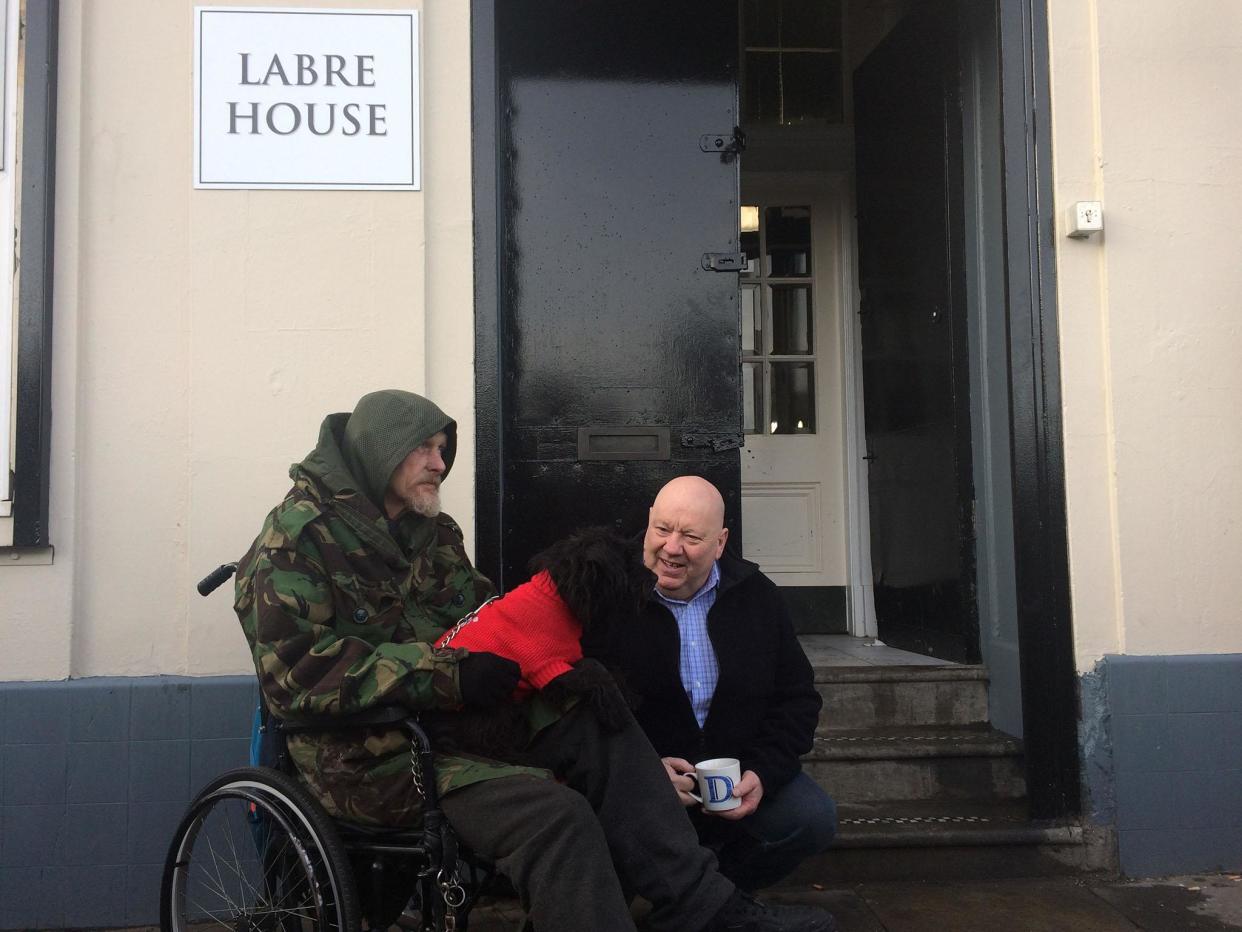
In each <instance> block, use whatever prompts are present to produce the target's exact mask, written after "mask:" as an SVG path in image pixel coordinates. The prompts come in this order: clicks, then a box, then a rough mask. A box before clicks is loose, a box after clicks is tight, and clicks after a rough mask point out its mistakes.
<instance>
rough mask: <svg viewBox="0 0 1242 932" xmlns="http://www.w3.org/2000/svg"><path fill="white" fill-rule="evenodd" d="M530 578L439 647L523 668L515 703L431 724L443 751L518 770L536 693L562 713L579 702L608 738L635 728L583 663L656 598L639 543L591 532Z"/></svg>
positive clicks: (600, 670) (609, 680)
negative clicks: (587, 644)
mask: <svg viewBox="0 0 1242 932" xmlns="http://www.w3.org/2000/svg"><path fill="white" fill-rule="evenodd" d="M530 570H531V572H532V573H533V574H534V576H533V577H532V579H531V580H530V581H528V582H525V583H523V584H522V585H520V586H518V587H516V588H515V589H512V590H510V591H509V593H508V594H506V595H505V596H504V598H501V599H497V600H495V601H493V602H490V603H488V604H487V605H485V606H483V607H482V608H480V609H479V611H478V612H477V614H476V616H475V617H474V618H473V619H468V620H467V621H466V622H465V623H463V624H461V625H458V626H457V627H455V628H454V629H452V630H450V631H448V632H447V633H446V634H445V636H444V637H443V638H441V639H440V641H439V646H442V647H466V648H469V649H472V650H478V651H487V652H490V653H494V654H499V655H500V656H502V657H508V658H509V659H511V660H514V661H516V662H517V663H518V664H519V665H520V666H521V667H522V681H521V682H520V683H519V686H518V690H517V692H516V693H515V699H517V700H519V701H518V702H515V703H509V704H507V705H505V706H502V707H500V708H497V709H487V710H470V709H466V710H462V711H460V712H447V713H436V714H434V715H432V716H429V717H427V716H425V717H424V719H425V721H427V720H428V719H429V724H430V726H431V728H432V732H433V735H434V737H435V740H436V743H437V746H439V747H441V748H442V749H444V750H448V751H451V750H458V751H469V752H472V753H476V754H482V755H485V756H487V757H493V758H496V759H499V760H506V761H512V762H514V763H520V762H521V748H522V745H524V744H525V741H526V731H527V728H526V709H525V704H524V703H522V702H521V701H520V700H521V699H523V698H526V697H528V696H529V695H530V694H531V693H532V692H533V691H534V690H539V691H541V692H542V694H543V696H544V697H545V698H546V699H547V700H549V701H550V702H551V703H552V704H553V705H555V706H557V707H559V708H561V709H565V708H568V706H569V704H570V702H571V701H572V700H574V699H577V701H578V702H580V703H583V704H585V706H586V707H587V708H589V709H590V711H591V713H592V714H593V715H595V717H596V718H597V719H598V720H599V723H600V725H601V726H602V727H603V728H605V729H606V730H609V731H619V730H620V729H621V728H623V727H624V726H625V724H626V723H627V722H628V721H629V718H630V712H629V705H628V703H627V702H626V700H625V697H624V695H623V693H622V691H621V689H620V688H619V687H618V685H617V682H616V681H615V680H614V679H613V676H612V674H610V673H609V672H608V670H607V669H606V668H605V667H604V666H603V665H602V664H601V663H600V662H599V661H597V660H594V659H592V658H589V657H586V658H584V657H583V650H582V641H583V640H584V639H589V640H590V641H591V642H596V643H606V642H607V641H608V640H610V630H611V629H612V628H613V627H614V626H616V625H618V624H622V623H624V622H625V621H626V620H628V619H630V618H633V617H634V616H635V615H636V614H637V613H638V611H639V608H640V606H641V604H642V600H643V598H644V597H645V595H646V594H647V593H648V592H649V591H650V590H651V587H652V585H653V583H654V577H653V576H652V574H651V572H650V571H649V570H648V569H647V568H646V567H645V566H643V563H642V554H641V551H640V548H639V546H638V544H637V542H635V541H632V540H627V539H626V538H624V537H622V536H621V535H620V534H618V533H617V532H615V531H613V530H611V529H609V528H606V527H590V528H584V529H582V530H579V531H576V532H575V533H573V534H571V535H570V536H569V537H566V538H565V539H563V540H561V541H558V542H557V543H555V544H553V545H552V546H551V547H549V548H548V549H546V550H544V551H542V552H540V553H539V554H537V555H536V556H535V557H534V558H533V559H532V560H531V562H530Z"/></svg>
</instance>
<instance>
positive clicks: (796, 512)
mask: <svg viewBox="0 0 1242 932" xmlns="http://www.w3.org/2000/svg"><path fill="white" fill-rule="evenodd" d="M845 190H846V188H845V185H844V183H843V180H842V179H841V178H840V177H839V176H835V175H830V174H826V173H799V174H796V175H792V174H791V175H785V174H780V175H775V174H770V175H769V174H763V175H759V174H755V175H751V176H747V175H745V174H744V175H743V176H742V203H743V204H744V205H745V206H743V208H742V230H743V232H742V248H743V250H744V251H745V252H746V254H747V257H748V265H747V270H746V272H745V274H744V275H743V276H742V279H741V287H742V382H743V394H744V408H745V427H746V444H745V447H744V448H743V450H742V521H743V525H744V527H745V530H746V533H745V544H744V553H745V556H746V557H747V559H750V560H754V561H755V562H756V563H758V564H759V565H760V566H761V567H762V568H763V571H764V572H765V573H766V574H767V575H768V576H770V577H771V578H772V579H773V580H774V581H775V582H776V583H777V584H778V585H781V586H847V585H848V572H847V551H848V541H847V522H846V494H845V472H844V457H845V419H844V412H845V392H844V383H843V378H842V371H843V366H842V308H843V306H844V305H845V304H847V303H848V300H847V296H846V294H845V289H844V280H843V277H842V260H843V242H842V219H843V216H844V214H843V209H844V196H845V195H844V192H845Z"/></svg>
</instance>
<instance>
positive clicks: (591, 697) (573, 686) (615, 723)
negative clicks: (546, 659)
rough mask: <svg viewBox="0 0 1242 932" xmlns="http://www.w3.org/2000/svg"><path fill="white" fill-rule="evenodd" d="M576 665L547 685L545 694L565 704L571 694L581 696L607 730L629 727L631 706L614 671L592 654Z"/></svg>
mask: <svg viewBox="0 0 1242 932" xmlns="http://www.w3.org/2000/svg"><path fill="white" fill-rule="evenodd" d="M573 667H574V668H573V669H572V670H568V671H566V672H565V673H562V674H561V675H560V676H558V677H557V678H556V679H554V680H553V681H552V682H551V683H549V684H548V685H547V686H545V687H544V690H543V694H544V695H545V696H547V697H548V698H549V699H551V700H552V702H553V703H555V704H557V705H559V706H561V707H562V708H564V706H565V704H566V701H567V700H568V699H569V697H571V696H577V697H578V701H579V703H580V704H582V705H583V706H585V707H586V708H588V709H590V710H591V714H592V715H594V716H595V720H596V721H597V722H599V724H600V727H601V728H603V729H604V731H607V732H618V731H621V730H622V729H623V728H625V726H626V725H628V724H629V723H630V721H631V720H632V717H631V714H630V706H629V703H627V702H626V701H625V696H624V695H623V694H622V693H621V690H620V689H618V688H617V683H616V681H615V680H614V679H613V678H612V674H611V673H609V672H608V670H607V669H606V668H605V667H604V665H603V664H601V663H600V662H599V661H598V660H595V659H593V658H591V657H583V658H582V659H581V660H579V661H578V662H577V663H575V664H574V665H573Z"/></svg>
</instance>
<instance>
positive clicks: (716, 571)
mask: <svg viewBox="0 0 1242 932" xmlns="http://www.w3.org/2000/svg"><path fill="white" fill-rule="evenodd" d="M719 583H720V567H719V566H717V565H716V564H715V563H713V564H712V571H711V573H710V574H708V577H707V582H705V583H703V588H702V589H700V590H699V591H698V592H696V593H695V594H694V595H693V596H691V597H690V599H689V600H688V601H682V600H680V599H670V598H668V596H666V595H664V594H663V593H662V592H660V590H659V589H657V590H655V596H656V598H657V599H659V600H660V601H661V602H663V603H664V604H665V605H666V606H667V607H668V610H669V611H670V612H672V613H673V617H674V618H676V619H677V629H678V631H680V632H681V662H680V665H679V668H680V670H681V685H682V686H683V687H684V688H685V690H686V698H687V699H689V700H690V708H691V709H693V710H694V717H695V718H696V719H698V722H699V727H700V728H702V727H703V723H704V722H706V721H707V710H708V708H710V706H711V704H712V696H713V695H714V694H715V692H716V683H717V682H718V681H719V680H720V664H719V663H718V662H717V660H716V650H715V648H713V647H712V641H711V638H709V637H708V636H707V613H708V612H709V611H711V608H712V606H713V605H715V604H716V587H717V585H718V584H719Z"/></svg>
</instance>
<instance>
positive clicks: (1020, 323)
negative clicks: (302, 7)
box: [471, 0, 1080, 818]
mask: <svg viewBox="0 0 1242 932" xmlns="http://www.w3.org/2000/svg"><path fill="white" fill-rule="evenodd" d="M496 3H497V0H472V2H471V45H472V65H471V79H472V85H471V97H472V104H473V113H472V121H473V168H474V190H473V204H474V311H475V418H476V429H475V457H476V466H475V541H474V542H475V553H476V557H477V561H478V564H479V566H480V568H481V569H482V570H483V572H485V573H491V574H495V573H496V571H497V569H498V568H499V566H500V565H501V560H500V556H501V541H502V537H503V531H504V507H503V493H504V489H503V480H502V476H503V469H502V465H503V464H502V451H503V439H504V438H503V434H502V431H503V405H504V401H505V398H504V385H503V372H502V370H501V360H502V358H503V355H502V346H501V340H502V335H501V334H500V332H499V327H498V324H499V319H500V314H499V308H500V299H501V296H502V295H503V293H504V288H505V282H504V281H503V278H502V268H501V263H500V242H501V237H502V235H503V224H504V216H505V208H504V203H503V196H504V192H503V191H502V190H501V188H500V185H499V184H498V178H499V173H500V169H501V164H500V153H501V147H500V143H501V138H500V133H501V127H500V122H499V118H500V114H499V112H498V107H497V101H498V87H497V73H498V69H497V67H496V48H497V46H496V37H495V8H496ZM996 9H997V23H998V29H999V39H1000V43H999V45H1000V57H1001V60H1000V73H1001V99H1002V111H1003V116H1002V122H1003V126H1002V143H1003V150H1004V163H1005V164H1004V177H1005V234H1006V249H1005V255H1006V270H1005V271H1006V283H1005V290H1006V306H1007V308H1008V315H1009V316H1008V321H1007V323H1008V328H1009V359H1008V367H1009V388H1010V430H1011V444H1012V450H1013V497H1014V502H1013V505H1014V507H1013V516H1014V550H1015V564H1016V575H1017V580H1016V582H1017V595H1018V625H1019V643H1020V651H1021V669H1022V695H1023V709H1024V729H1025V745H1026V767H1027V781H1028V787H1029V796H1030V803H1031V814H1032V817H1033V818H1057V817H1064V816H1070V815H1074V814H1077V812H1078V811H1079V802H1080V793H1079V758H1078V729H1077V720H1078V689H1077V675H1076V670H1075V663H1074V645H1073V637H1072V630H1071V607H1070V594H1069V562H1068V541H1067V527H1066V513H1065V478H1064V446H1063V439H1062V424H1061V389H1060V357H1059V349H1058V347H1059V343H1058V331H1057V319H1056V282H1055V272H1054V264H1055V252H1054V245H1055V244H1054V238H1053V237H1054V229H1055V222H1054V211H1053V199H1052V175H1051V165H1052V145H1051V119H1050V114H1049V112H1048V110H1049V84H1048V22H1047V12H1046V9H1045V6H1044V3H1043V2H1042V0H996Z"/></svg>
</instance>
